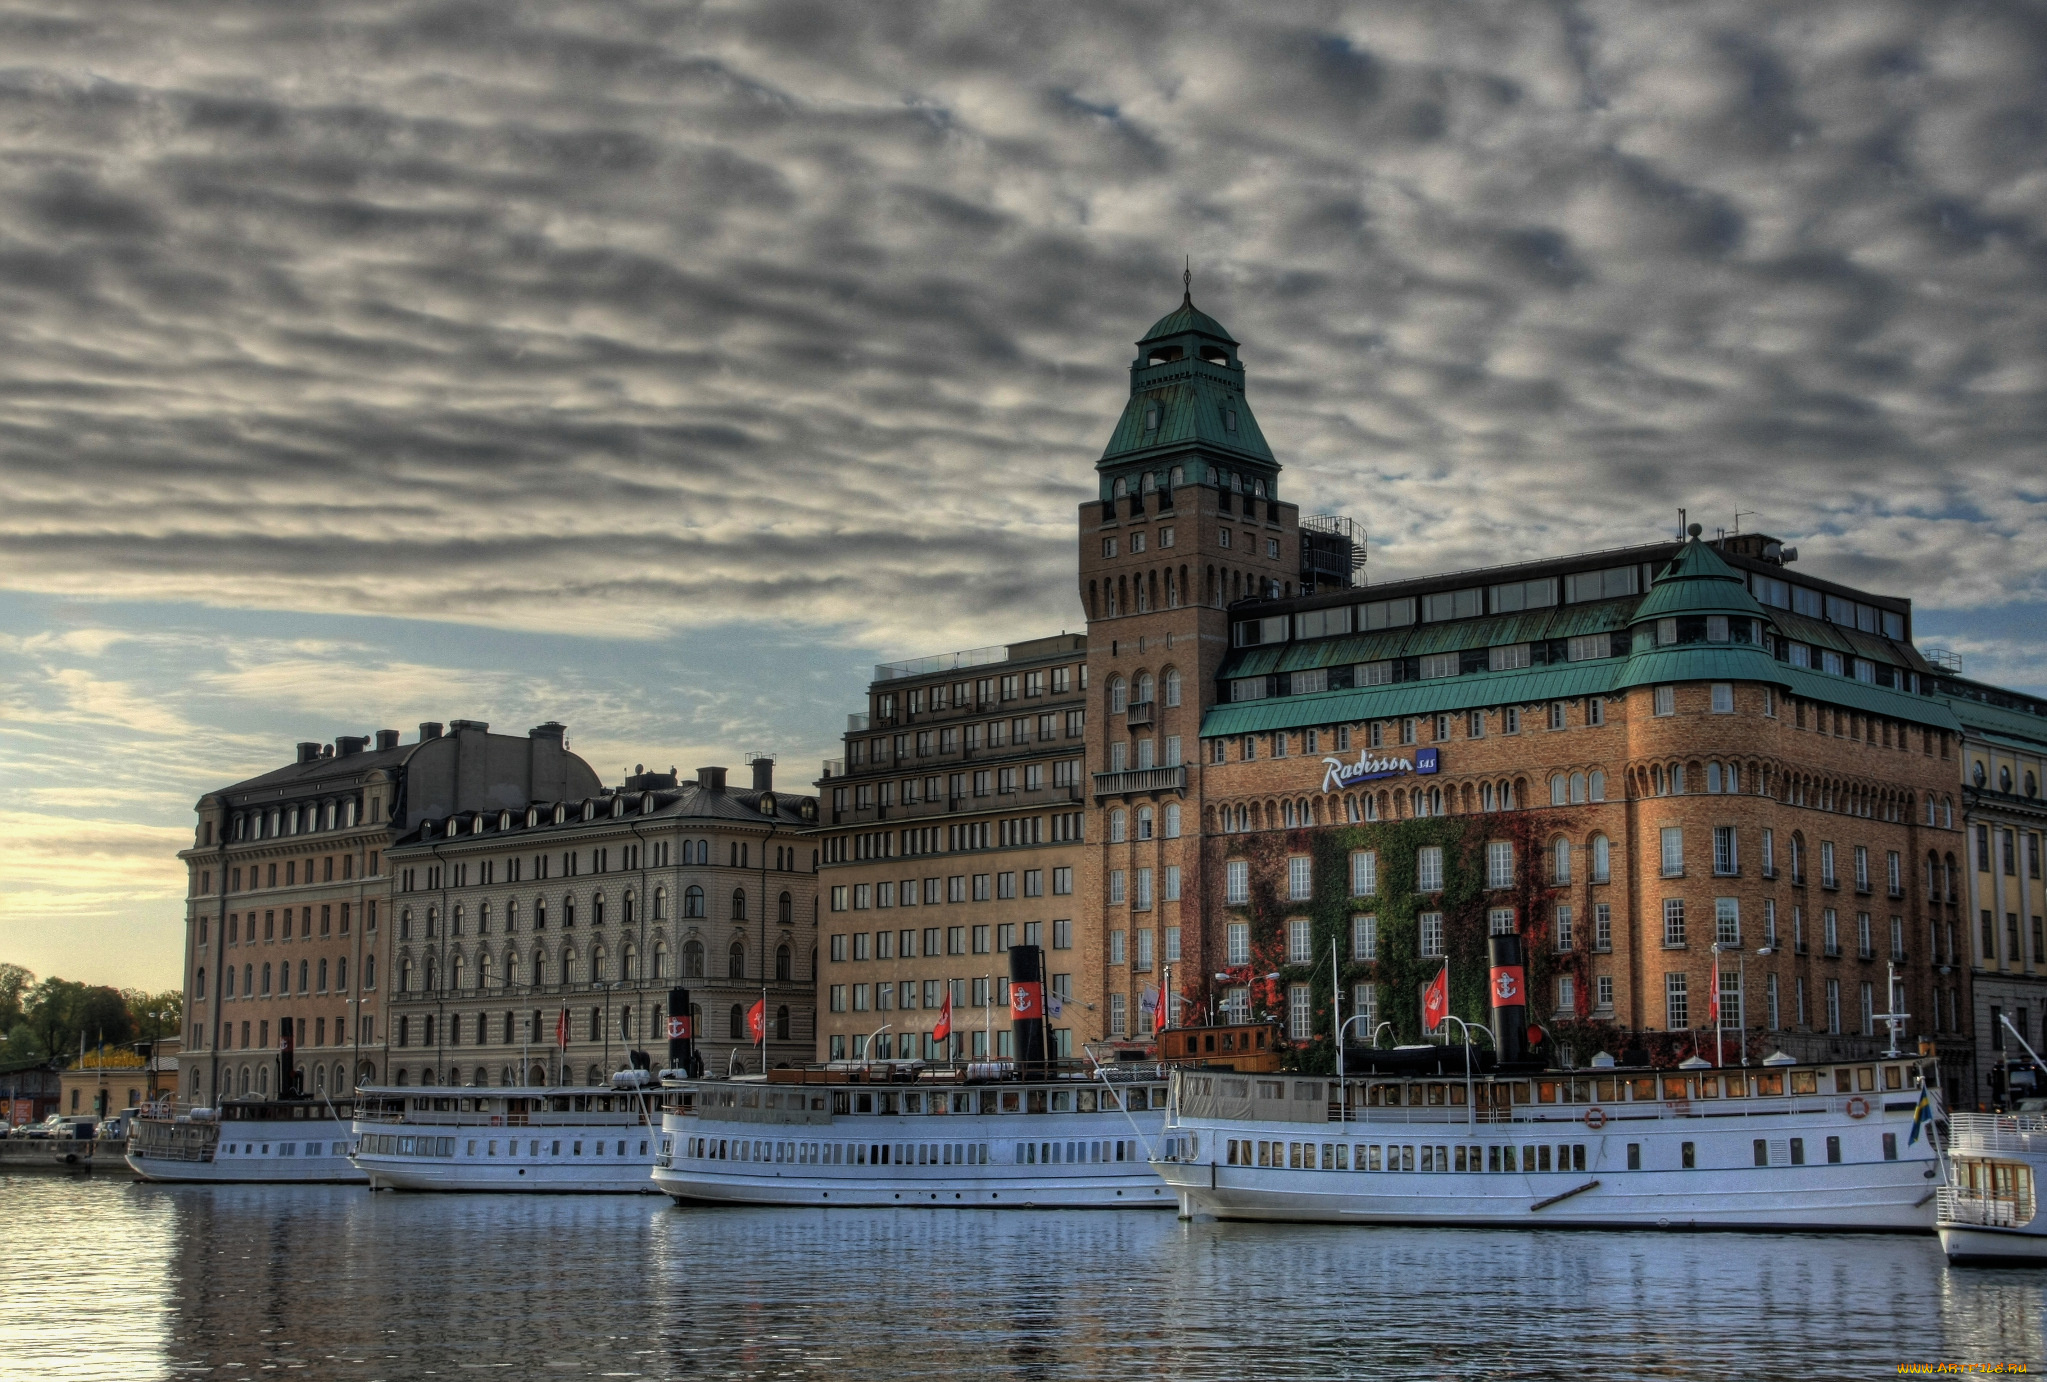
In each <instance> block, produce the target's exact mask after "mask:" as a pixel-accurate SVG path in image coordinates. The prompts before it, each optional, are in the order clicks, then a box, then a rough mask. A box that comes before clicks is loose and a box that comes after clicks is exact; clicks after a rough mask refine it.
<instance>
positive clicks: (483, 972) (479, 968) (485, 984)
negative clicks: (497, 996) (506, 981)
mask: <svg viewBox="0 0 2047 1382" xmlns="http://www.w3.org/2000/svg"><path fill="white" fill-rule="evenodd" d="M476 986H477V987H478V988H480V989H487V988H489V987H490V956H489V955H487V954H485V953H484V952H482V951H478V952H477V954H476Z"/></svg>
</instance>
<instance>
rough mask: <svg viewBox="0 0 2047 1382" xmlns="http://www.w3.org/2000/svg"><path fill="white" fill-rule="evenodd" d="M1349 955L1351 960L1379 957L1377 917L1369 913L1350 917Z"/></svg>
mask: <svg viewBox="0 0 2047 1382" xmlns="http://www.w3.org/2000/svg"><path fill="white" fill-rule="evenodd" d="M1350 957H1351V958H1352V959H1353V960H1376V959H1378V958H1379V918H1378V917H1376V916H1373V915H1370V914H1367V915H1365V916H1356V917H1352V918H1351V919H1350Z"/></svg>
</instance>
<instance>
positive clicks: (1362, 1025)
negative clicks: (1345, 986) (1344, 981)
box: [1350, 984, 1379, 1040]
mask: <svg viewBox="0 0 2047 1382" xmlns="http://www.w3.org/2000/svg"><path fill="white" fill-rule="evenodd" d="M1350 1005H1351V1011H1352V1012H1353V1013H1354V1014H1355V1015H1356V1017H1357V1019H1358V1021H1357V1027H1358V1032H1359V1035H1360V1036H1362V1037H1364V1038H1365V1039H1367V1040H1369V1039H1370V1038H1371V1036H1372V1034H1373V1032H1375V1031H1376V1030H1377V1029H1378V1026H1379V986H1378V985H1377V984H1353V985H1351V990H1350Z"/></svg>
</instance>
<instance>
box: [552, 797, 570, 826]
mask: <svg viewBox="0 0 2047 1382" xmlns="http://www.w3.org/2000/svg"><path fill="white" fill-rule="evenodd" d="M568 818H569V807H568V803H567V802H557V803H556V804H555V808H554V823H555V824H556V825H561V824H563V823H564V822H566V821H567V820H568Z"/></svg>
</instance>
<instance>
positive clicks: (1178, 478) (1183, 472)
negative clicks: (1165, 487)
mask: <svg viewBox="0 0 2047 1382" xmlns="http://www.w3.org/2000/svg"><path fill="white" fill-rule="evenodd" d="M1172 483H1173V488H1174V489H1178V488H1180V486H1182V485H1184V484H1186V483H1187V468H1186V467H1185V466H1177V465H1176V466H1174V467H1173V481H1172Z"/></svg>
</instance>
